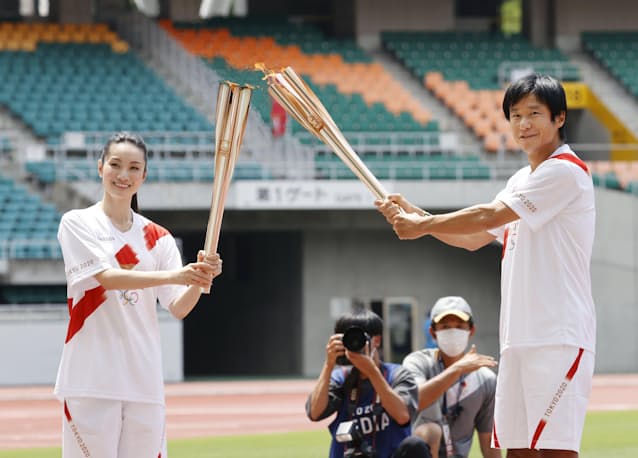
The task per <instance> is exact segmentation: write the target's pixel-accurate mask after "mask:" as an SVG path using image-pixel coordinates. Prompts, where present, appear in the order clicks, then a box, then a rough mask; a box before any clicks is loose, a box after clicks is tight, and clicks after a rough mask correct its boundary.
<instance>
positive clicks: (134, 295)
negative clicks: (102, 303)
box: [120, 289, 140, 306]
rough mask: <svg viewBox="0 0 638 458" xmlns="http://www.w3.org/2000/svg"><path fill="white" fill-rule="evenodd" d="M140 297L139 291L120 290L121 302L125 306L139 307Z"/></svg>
mask: <svg viewBox="0 0 638 458" xmlns="http://www.w3.org/2000/svg"><path fill="white" fill-rule="evenodd" d="M139 300H140V295H139V294H138V292H137V291H129V290H128V289H125V290H120V301H121V302H122V304H123V305H131V306H133V305H137V303H138V301H139Z"/></svg>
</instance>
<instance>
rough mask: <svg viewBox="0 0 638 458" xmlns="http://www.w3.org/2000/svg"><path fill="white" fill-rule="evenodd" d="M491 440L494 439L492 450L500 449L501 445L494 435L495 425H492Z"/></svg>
mask: <svg viewBox="0 0 638 458" xmlns="http://www.w3.org/2000/svg"><path fill="white" fill-rule="evenodd" d="M492 438H493V439H494V448H501V444H499V443H498V436H497V435H496V423H493V424H492Z"/></svg>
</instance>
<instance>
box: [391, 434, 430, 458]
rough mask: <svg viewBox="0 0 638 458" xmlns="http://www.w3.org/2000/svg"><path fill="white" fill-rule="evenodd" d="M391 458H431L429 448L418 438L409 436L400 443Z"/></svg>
mask: <svg viewBox="0 0 638 458" xmlns="http://www.w3.org/2000/svg"><path fill="white" fill-rule="evenodd" d="M392 458H432V454H431V453H430V446H429V445H428V444H427V443H426V442H425V441H424V440H423V439H421V438H420V437H417V436H410V437H406V438H405V439H403V440H402V441H401V443H400V444H399V447H398V448H397V450H396V451H395V452H394V455H392Z"/></svg>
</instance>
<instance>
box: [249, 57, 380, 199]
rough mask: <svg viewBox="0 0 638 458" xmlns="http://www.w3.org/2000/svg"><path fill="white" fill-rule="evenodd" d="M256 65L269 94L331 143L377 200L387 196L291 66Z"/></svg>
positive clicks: (329, 144) (294, 116) (312, 131)
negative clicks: (261, 73)
mask: <svg viewBox="0 0 638 458" xmlns="http://www.w3.org/2000/svg"><path fill="white" fill-rule="evenodd" d="M255 67H256V68H257V69H259V70H261V71H263V72H264V74H265V79H266V81H267V83H268V93H269V94H270V95H271V96H272V97H273V98H274V99H275V100H277V102H279V104H280V105H281V106H282V107H284V109H285V110H286V111H287V112H288V113H289V114H290V115H291V116H292V117H293V118H295V119H296V120H297V122H299V124H301V125H302V126H303V127H304V128H306V130H308V131H309V132H311V133H312V134H313V135H314V136H316V137H317V138H319V139H320V140H321V141H323V142H324V143H325V144H326V145H328V146H329V147H330V148H331V149H332V151H334V153H335V154H336V155H337V156H338V157H339V158H340V159H341V160H342V161H343V162H344V163H345V164H346V165H347V166H348V167H349V168H350V170H352V172H353V173H354V174H355V175H356V176H357V177H358V178H359V179H360V180H361V181H362V182H363V184H364V185H366V186H367V187H368V189H369V190H370V191H371V192H372V194H374V196H375V197H376V198H377V199H384V198H385V197H386V196H387V195H388V192H387V191H386V190H385V188H384V187H383V185H381V183H380V182H379V180H377V178H376V177H375V176H374V175H373V174H372V172H370V169H368V167H367V166H366V165H365V164H364V162H363V161H362V160H361V158H360V157H359V155H358V154H357V153H356V152H355V151H354V150H353V149H352V146H350V143H349V142H348V140H346V138H345V136H344V135H343V133H341V130H339V128H338V127H337V125H336V124H335V122H334V120H333V119H332V117H331V116H330V114H329V113H328V110H326V108H325V107H324V106H323V104H322V103H321V101H320V100H319V98H318V97H317V96H316V95H315V93H314V92H313V91H312V89H310V87H308V85H307V84H306V83H305V82H304V81H303V79H301V77H300V76H299V75H298V74H297V73H296V72H295V71H294V70H293V69H292V68H291V67H286V68H285V69H283V70H282V71H280V72H274V71H270V70H267V69H266V67H265V66H264V65H263V64H256V65H255Z"/></svg>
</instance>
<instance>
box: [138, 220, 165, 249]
mask: <svg viewBox="0 0 638 458" xmlns="http://www.w3.org/2000/svg"><path fill="white" fill-rule="evenodd" d="M169 234H170V233H169V232H168V231H167V230H166V229H164V228H163V227H162V226H160V225H159V224H155V223H148V224H147V225H146V226H144V240H146V248H148V249H149V251H150V250H152V249H153V248H154V247H155V244H156V243H157V241H158V240H159V239H161V238H162V237H164V236H165V235H169Z"/></svg>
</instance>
